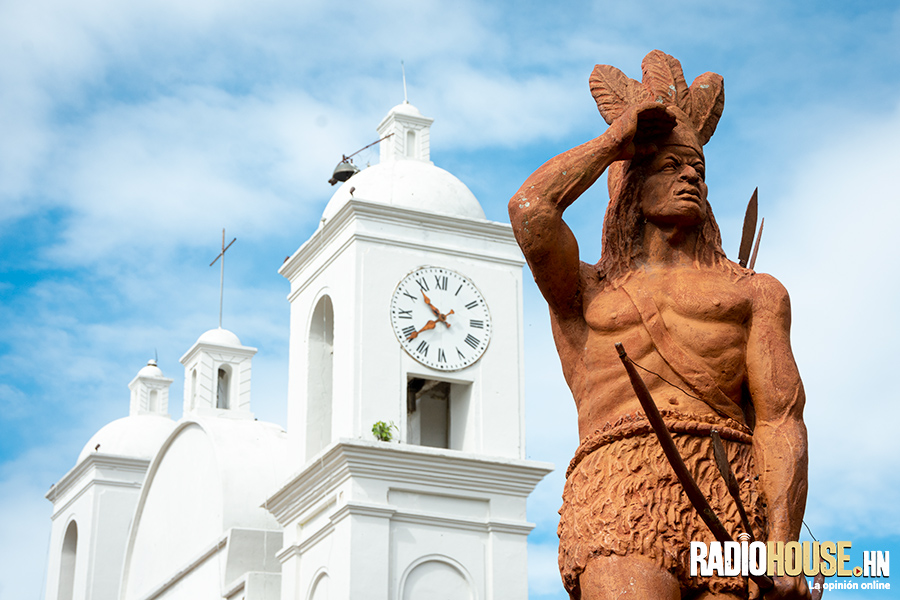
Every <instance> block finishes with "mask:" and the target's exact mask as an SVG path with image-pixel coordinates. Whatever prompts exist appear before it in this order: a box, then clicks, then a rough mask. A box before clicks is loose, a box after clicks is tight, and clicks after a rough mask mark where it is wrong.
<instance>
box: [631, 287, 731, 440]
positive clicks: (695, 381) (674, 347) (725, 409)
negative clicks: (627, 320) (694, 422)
mask: <svg viewBox="0 0 900 600" xmlns="http://www.w3.org/2000/svg"><path fill="white" fill-rule="evenodd" d="M621 289H622V290H623V291H624V292H625V294H626V295H627V296H628V298H629V299H630V300H631V303H632V304H634V307H635V308H636V309H637V311H638V313H640V315H641V320H642V321H643V323H644V328H645V329H646V330H647V333H649V334H650V339H651V340H652V341H653V344H654V345H655V346H656V350H657V352H658V353H659V355H660V356H661V357H662V359H663V360H664V361H665V362H666V364H667V365H669V368H671V369H672V370H673V371H674V372H675V374H676V375H678V376H679V377H680V378H681V379H682V380H683V381H684V382H685V383H686V384H687V386H688V387H689V388H691V390H692V391H693V392H694V393H695V394H696V395H697V397H698V398H700V399H701V400H703V401H704V402H706V404H708V405H709V407H710V408H712V409H713V410H714V411H716V412H717V413H719V414H720V415H722V416H725V417H730V418H732V419H734V420H735V421H738V422H742V421H743V413H742V412H741V409H740V407H739V406H738V405H737V404H735V403H734V402H733V401H732V400H731V399H730V398H729V397H728V396H726V395H725V392H723V391H722V389H721V388H720V387H719V385H718V384H717V383H716V381H715V380H714V379H713V378H712V375H710V373H709V371H707V369H706V365H704V364H703V363H702V362H701V361H700V360H698V359H697V358H696V357H694V355H693V354H691V353H690V352H689V351H688V350H686V349H685V348H684V347H683V346H682V345H681V344H679V343H678V342H677V341H675V339H674V338H673V337H672V334H671V333H669V329H668V327H666V322H665V321H664V320H663V318H662V315H660V314H659V307H658V306H657V305H656V301H655V300H653V297H652V296H651V295H650V293H649V292H648V291H647V290H646V289H644V288H641V287H638V286H634V285H630V284H627V283H626V284H625V285H623V286H622V288H621Z"/></svg>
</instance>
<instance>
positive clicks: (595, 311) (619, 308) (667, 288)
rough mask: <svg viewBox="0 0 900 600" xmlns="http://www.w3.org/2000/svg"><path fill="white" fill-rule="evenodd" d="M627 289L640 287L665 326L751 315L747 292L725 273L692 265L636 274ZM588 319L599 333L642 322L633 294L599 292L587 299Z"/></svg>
mask: <svg viewBox="0 0 900 600" xmlns="http://www.w3.org/2000/svg"><path fill="white" fill-rule="evenodd" d="M625 287H626V288H627V289H629V290H642V293H643V294H644V295H645V296H649V297H650V298H652V300H653V302H654V304H655V305H656V307H657V309H658V310H659V313H660V315H662V317H663V318H664V319H665V320H666V322H667V324H669V325H671V326H673V327H678V326H679V325H680V324H684V323H692V322H693V323H709V324H716V323H718V324H722V325H740V324H742V323H744V322H746V321H747V320H748V319H749V316H750V311H751V304H750V300H749V298H748V296H747V295H746V294H745V293H742V290H741V289H740V286H738V285H736V284H735V283H734V282H733V281H732V280H731V279H730V278H728V277H727V276H725V275H724V274H721V275H720V274H718V273H710V272H708V271H696V270H693V269H682V270H671V271H659V272H649V273H643V272H642V273H637V274H635V275H634V276H632V277H631V278H630V279H629V281H628V282H627V283H626V285H625ZM585 300H586V302H585V312H584V316H585V320H586V321H587V324H588V326H589V327H590V328H591V329H592V330H593V331H595V332H598V333H601V332H610V333H613V332H618V331H622V330H624V329H627V328H630V327H632V326H635V325H639V324H640V323H641V316H640V313H639V312H638V310H637V308H635V305H634V304H633V303H632V301H631V298H630V297H629V294H628V293H626V291H625V290H623V289H621V288H619V289H616V290H596V291H593V293H588V294H587V295H586V298H585Z"/></svg>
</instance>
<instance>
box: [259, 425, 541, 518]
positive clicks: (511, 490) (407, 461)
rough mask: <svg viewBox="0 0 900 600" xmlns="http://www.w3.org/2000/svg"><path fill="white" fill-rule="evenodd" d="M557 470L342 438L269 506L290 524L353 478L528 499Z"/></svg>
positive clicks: (269, 501) (525, 462)
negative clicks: (547, 476)
mask: <svg viewBox="0 0 900 600" xmlns="http://www.w3.org/2000/svg"><path fill="white" fill-rule="evenodd" d="M552 470H553V465H551V464H549V463H544V462H537V461H529V460H520V459H507V458H500V457H486V456H483V455H477V454H471V453H465V452H459V451H455V450H442V449H436V448H426V447H423V446H413V445H408V444H392V443H386V442H370V441H366V440H359V439H347V438H342V439H340V440H338V441H337V442H335V443H333V444H332V445H331V446H329V447H328V448H326V449H325V450H323V451H322V452H321V453H320V454H319V455H317V456H316V457H315V458H313V459H312V460H311V461H310V462H309V463H308V464H307V466H306V467H305V468H303V469H302V470H301V471H300V472H299V473H297V474H296V475H295V476H294V477H292V478H291V479H290V480H289V481H287V482H286V483H285V485H283V486H282V487H281V489H280V490H278V491H277V492H276V493H275V494H273V495H272V496H270V497H269V498H268V499H267V500H266V503H265V507H266V508H267V509H268V510H269V512H271V513H272V514H273V515H274V516H275V518H276V519H277V520H278V522H279V523H281V524H282V525H285V524H287V523H288V522H290V521H292V520H293V519H294V518H297V517H299V516H300V515H301V514H303V513H305V512H308V511H309V510H310V509H311V508H312V507H313V505H314V504H315V499H317V498H322V497H323V496H325V495H327V494H328V493H329V492H331V491H332V490H334V489H335V488H336V487H337V486H338V485H340V484H341V483H343V482H344V481H346V480H347V479H350V478H351V477H353V478H361V479H377V480H383V481H390V482H392V483H396V484H399V485H403V484H405V485H412V486H429V487H431V488H432V489H441V488H443V489H447V490H459V489H464V490H466V491H468V492H475V493H484V494H504V495H511V496H518V497H522V498H524V497H527V496H528V495H529V494H530V493H531V491H532V490H533V489H534V487H535V486H536V485H537V484H538V482H540V480H541V479H543V478H544V476H546V475H547V474H548V473H550V472H551V471H552ZM392 510H393V509H392Z"/></svg>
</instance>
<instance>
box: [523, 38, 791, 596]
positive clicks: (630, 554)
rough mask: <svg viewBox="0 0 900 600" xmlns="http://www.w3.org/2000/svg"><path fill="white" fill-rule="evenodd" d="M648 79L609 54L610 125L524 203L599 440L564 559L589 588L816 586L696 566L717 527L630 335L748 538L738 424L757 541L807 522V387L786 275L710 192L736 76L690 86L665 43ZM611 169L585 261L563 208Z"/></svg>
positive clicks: (694, 464)
mask: <svg viewBox="0 0 900 600" xmlns="http://www.w3.org/2000/svg"><path fill="white" fill-rule="evenodd" d="M642 70H643V81H642V82H637V81H634V80H632V79H629V78H628V77H626V76H625V75H624V74H623V73H622V72H621V71H619V70H618V69H616V68H614V67H611V66H608V65H597V67H596V68H595V69H594V72H593V75H592V76H591V79H590V84H591V91H592V92H593V95H594V98H595V99H596V101H597V105H598V107H599V108H600V113H601V114H602V115H603V118H604V119H605V120H606V122H607V123H609V125H610V127H609V128H608V129H607V130H606V131H605V132H604V133H603V134H602V135H601V136H600V137H598V138H596V139H593V140H591V141H589V142H587V143H585V144H583V145H581V146H578V147H577V148H574V149H572V150H569V151H567V152H564V153H563V154H560V155H559V156H557V157H555V158H553V159H551V160H549V161H548V162H547V163H545V164H544V165H543V166H542V167H540V168H539V169H538V170H537V171H535V172H534V174H532V175H531V177H529V178H528V180H527V181H526V182H525V183H524V185H522V187H521V189H520V190H519V191H518V192H517V193H516V195H515V196H514V197H513V198H512V200H510V203H509V214H510V219H511V222H512V226H513V229H514V231H515V234H516V239H517V240H518V242H519V245H520V246H521V248H522V251H523V253H524V254H525V257H526V259H527V260H528V264H529V266H530V267H531V270H532V272H533V273H534V278H535V280H536V281H537V284H538V287H539V288H540V290H541V292H542V293H543V295H544V298H545V299H546V300H547V303H548V304H549V305H550V318H551V321H552V326H553V335H554V339H555V341H556V347H557V350H558V352H559V357H560V361H561V362H562V369H563V373H564V375H565V378H566V381H567V383H568V385H569V388H570V389H571V391H572V395H573V396H574V399H575V404H576V406H577V408H578V430H579V437H580V440H581V444H580V446H579V448H578V451H577V453H576V455H575V458H573V459H572V462H571V464H570V466H569V471H568V474H567V476H566V485H565V490H564V492H563V506H562V508H561V509H560V515H561V519H560V524H559V537H560V547H559V566H560V571H561V573H562V578H563V582H564V584H565V586H566V589H567V590H568V592H569V594H570V596H571V597H572V598H573V599H579V598H580V599H583V600H593V599H596V598H613V597H616V598H618V597H619V595H620V594H622V593H626V594H628V595H634V596H636V597H640V598H653V599H657V598H666V599H675V598H697V597H703V598H711V597H723V598H746V597H748V595H749V597H760V596H762V597H765V598H808V597H809V591H808V589H807V586H806V581H805V580H804V579H803V577H802V576H798V577H787V576H786V577H779V578H776V579H775V586H774V588H771V589H769V590H767V591H765V592H760V590H759V588H758V587H757V586H756V584H755V583H753V582H748V581H747V579H746V578H743V577H719V576H716V575H713V576H712V577H701V576H695V577H691V575H690V572H689V545H690V542H691V541H704V542H711V541H713V540H714V538H713V536H712V534H711V533H710V532H709V531H708V530H707V528H706V526H705V525H704V523H703V521H702V520H701V519H700V517H699V515H698V514H697V511H696V510H695V509H694V508H693V507H692V505H691V503H690V502H689V500H688V498H687V497H686V495H685V493H684V491H683V489H682V486H681V484H680V483H679V481H678V479H676V477H675V474H674V472H673V468H672V466H670V464H669V463H668V462H667V460H666V458H665V456H664V454H663V451H662V449H661V446H660V443H659V441H658V440H657V439H656V437H655V436H654V433H653V430H652V429H651V427H650V424H649V423H648V420H647V417H646V416H645V415H644V412H643V411H642V410H641V406H640V404H639V403H638V399H637V397H636V395H635V391H634V389H633V388H632V385H631V383H630V382H629V377H628V374H627V373H626V370H625V369H623V366H622V363H621V362H620V357H619V355H618V354H617V351H616V348H615V343H617V342H621V343H622V344H623V345H624V347H625V348H627V349H628V351H629V354H630V356H631V358H632V359H633V362H634V363H636V364H637V365H639V366H640V367H643V368H644V369H645V371H644V372H643V380H644V381H645V383H646V385H647V387H648V388H649V390H650V392H651V394H652V397H653V401H654V402H655V404H656V406H657V407H658V408H659V412H660V413H661V414H662V417H663V420H664V422H665V424H666V427H667V428H668V430H669V431H670V432H671V433H672V436H673V437H674V440H675V445H676V447H677V449H678V451H679V453H680V454H681V456H682V457H684V461H685V462H686V464H687V469H688V471H690V473H691V475H692V476H693V479H694V480H695V481H696V482H697V483H698V484H699V487H700V490H701V491H702V492H703V494H704V495H705V496H706V498H707V499H708V501H709V503H710V504H711V506H712V509H713V511H714V512H715V513H716V514H717V515H718V517H719V519H720V520H721V521H722V522H723V523H724V525H725V528H726V529H727V530H728V531H729V532H730V533H731V536H732V537H733V538H735V539H736V537H737V535H738V534H739V533H741V532H742V531H745V530H744V528H743V527H742V526H741V521H740V519H739V513H738V509H737V505H736V502H735V501H734V500H733V499H732V498H731V496H729V494H728V491H727V488H726V484H725V481H724V479H723V477H722V476H721V475H720V474H719V472H718V471H717V470H716V466H715V463H714V461H713V442H712V438H711V434H712V432H713V431H717V432H718V434H719V436H720V437H721V438H722V440H723V443H724V447H725V450H726V454H727V458H728V462H729V463H730V466H731V469H732V470H733V471H734V473H735V474H736V476H737V480H738V482H739V487H740V493H739V494H740V499H741V500H742V504H743V506H744V507H746V511H747V513H749V522H750V527H751V529H752V531H751V532H747V533H750V534H751V535H753V536H754V538H755V539H757V540H763V541H765V540H774V541H779V540H780V541H790V540H796V539H797V538H798V536H799V534H800V526H801V520H802V517H803V511H804V507H805V504H806V490H807V479H806V471H807V450H806V447H807V444H806V428H805V426H804V424H803V405H804V401H805V396H804V393H803V385H802V383H801V381H800V375H799V373H798V371H797V366H796V364H795V362H794V358H793V355H792V353H791V346H790V331H789V330H790V321H791V315H790V303H789V300H788V294H787V292H786V291H785V289H784V287H782V285H781V284H780V283H779V282H778V281H776V280H775V279H774V278H773V277H770V276H768V275H764V274H761V273H755V272H754V271H752V270H750V269H746V268H744V267H742V266H739V265H738V264H736V263H734V262H732V261H730V260H729V259H728V258H726V257H725V253H724V252H723V251H722V247H721V237H720V235H719V229H718V226H717V225H716V221H715V219H714V218H713V214H712V210H711V208H710V204H709V202H708V201H707V187H706V183H705V182H704V175H705V166H704V156H703V145H704V144H705V143H706V142H707V141H708V140H709V138H710V137H711V136H712V134H713V131H714V130H715V128H716V124H717V123H718V120H719V117H720V116H721V114H722V109H723V107H724V91H723V83H722V77H721V76H719V75H716V74H714V73H705V74H703V75H700V76H699V77H697V79H696V80H695V81H694V82H693V84H691V86H690V87H688V86H687V84H686V83H685V79H684V75H683V73H682V69H681V64H680V63H679V62H678V61H677V60H675V59H674V58H672V57H671V56H668V55H666V54H664V53H662V52H660V51H658V50H654V51H653V52H651V53H650V54H648V55H647V56H646V57H645V58H644V61H643V63H642ZM606 170H608V171H609V175H608V182H609V196H610V201H609V206H608V208H607V210H606V217H605V220H604V224H603V249H602V255H601V257H600V261H599V262H598V263H597V264H595V265H591V264H587V263H584V262H581V261H580V260H579V257H578V245H577V242H576V240H575V237H574V236H573V234H572V232H571V230H570V229H569V227H568V226H567V225H566V224H565V222H564V221H563V218H562V217H563V211H565V209H566V208H567V207H568V206H569V205H570V204H572V203H573V202H574V201H575V200H576V199H578V197H579V196H581V194H582V193H584V191H585V190H587V189H588V188H589V187H590V186H591V185H592V184H593V183H594V182H595V181H596V180H597V179H598V178H599V177H600V175H601V174H602V173H603V172H604V171H606Z"/></svg>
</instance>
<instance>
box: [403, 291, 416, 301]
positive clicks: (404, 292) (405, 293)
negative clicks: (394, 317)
mask: <svg viewBox="0 0 900 600" xmlns="http://www.w3.org/2000/svg"><path fill="white" fill-rule="evenodd" d="M403 295H404V296H406V297H407V298H409V299H410V300H418V298H417V297H415V296H413V295H412V294H410V293H409V292H407V291H406V290H403Z"/></svg>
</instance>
